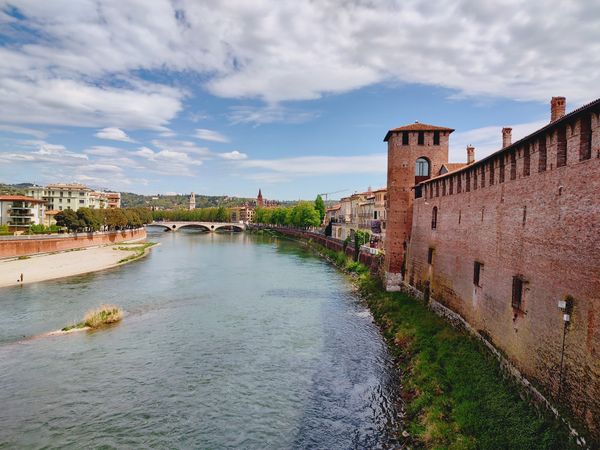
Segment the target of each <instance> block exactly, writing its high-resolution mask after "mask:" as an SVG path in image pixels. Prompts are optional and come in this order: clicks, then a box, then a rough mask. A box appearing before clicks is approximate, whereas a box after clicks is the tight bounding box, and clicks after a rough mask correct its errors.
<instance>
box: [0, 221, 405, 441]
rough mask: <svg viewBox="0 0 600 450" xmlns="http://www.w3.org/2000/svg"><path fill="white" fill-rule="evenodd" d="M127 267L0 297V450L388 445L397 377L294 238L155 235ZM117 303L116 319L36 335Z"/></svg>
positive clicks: (339, 278)
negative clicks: (95, 327) (91, 328)
mask: <svg viewBox="0 0 600 450" xmlns="http://www.w3.org/2000/svg"><path fill="white" fill-rule="evenodd" d="M149 239H150V240H153V241H158V242H160V243H161V246H159V247H156V248H154V249H153V250H152V251H151V254H150V255H149V256H148V257H147V258H144V259H142V260H139V261H136V262H134V263H131V264H129V265H126V266H123V267H120V268H117V269H111V270H107V271H103V272H98V273H95V274H90V275H84V276H77V277H71V278H66V279H63V280H56V281H49V282H44V283H37V284H31V285H25V286H23V287H20V288H6V289H0V311H1V312H2V314H0V447H6V448H13V447H16V448H23V447H25V448H96V447H103V448H207V449H217V448H256V449H262V448H323V449H337V448H395V447H396V446H397V445H398V443H397V442H396V441H395V438H394V436H395V435H397V433H398V430H399V427H400V424H399V423H398V417H399V416H400V412H399V411H400V407H399V405H398V395H397V392H396V389H397V388H398V380H397V379H396V375H395V371H394V369H393V364H392V361H391V360H390V356H389V355H388V353H387V350H386V347H385V344H384V342H383V340H382V337H381V336H380V334H379V332H378V330H377V329H376V327H375V326H374V325H373V323H372V318H371V316H370V314H369V312H368V311H367V310H366V309H365V307H364V306H362V305H361V303H360V301H359V299H358V298H357V297H356V296H355V295H354V294H353V292H352V288H351V285H350V284H349V283H348V281H347V280H346V279H345V277H344V276H343V275H341V274H340V273H338V272H337V271H336V270H335V269H334V268H332V267H331V266H330V265H328V264H327V263H325V262H324V261H322V260H320V259H317V258H315V257H314V256H312V255H310V254H309V253H308V252H307V251H305V250H304V249H303V248H302V247H301V246H299V245H298V244H296V243H294V242H290V241H285V240H278V239H274V238H258V237H255V236H251V235H247V234H223V235H221V234H200V233H186V232H184V231H179V232H177V233H172V232H171V233H164V232H156V233H151V234H150V236H149ZM102 303H114V304H117V305H119V306H121V307H122V308H123V309H124V311H125V318H124V320H123V322H121V323H119V324H117V325H116V326H112V327H110V328H107V329H103V330H100V331H96V332H82V333H75V334H72V335H68V336H58V337H50V338H48V337H45V338H38V339H31V336H35V335H36V334H39V333H44V332H47V331H51V330H55V329H59V328H61V327H63V326H65V325H67V324H69V323H72V322H74V321H76V320H78V319H80V318H81V317H82V316H83V315H84V313H85V311H87V310H88V309H91V308H94V307H96V306H98V305H100V304H102Z"/></svg>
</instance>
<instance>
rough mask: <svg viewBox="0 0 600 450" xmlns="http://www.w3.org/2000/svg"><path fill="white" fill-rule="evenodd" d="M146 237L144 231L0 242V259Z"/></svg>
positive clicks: (80, 234)
mask: <svg viewBox="0 0 600 450" xmlns="http://www.w3.org/2000/svg"><path fill="white" fill-rule="evenodd" d="M145 237H146V229H145V228H138V229H136V230H124V231H113V232H103V233H78V234H70V235H68V236H60V237H50V238H42V237H40V238H27V239H24V238H17V239H11V240H0V258H14V257H18V256H26V255H34V254H37V253H50V252H58V251H63V250H70V249H73V248H82V247H92V246H95V245H104V244H114V243H117V242H123V241H128V240H133V239H143V238H145Z"/></svg>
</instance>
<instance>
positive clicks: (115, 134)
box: [94, 127, 135, 142]
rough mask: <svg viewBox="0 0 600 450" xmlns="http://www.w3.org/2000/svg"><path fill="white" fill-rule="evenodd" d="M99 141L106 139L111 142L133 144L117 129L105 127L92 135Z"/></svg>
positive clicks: (131, 140) (125, 134)
mask: <svg viewBox="0 0 600 450" xmlns="http://www.w3.org/2000/svg"><path fill="white" fill-rule="evenodd" d="M94 136H96V137H97V138H100V139H108V140H112V141H121V142H135V141H134V140H133V139H131V138H130V137H129V136H127V133H125V132H124V131H123V130H121V129H120V128H117V127H107V128H102V129H101V130H98V132H97V133H96V134H95V135H94Z"/></svg>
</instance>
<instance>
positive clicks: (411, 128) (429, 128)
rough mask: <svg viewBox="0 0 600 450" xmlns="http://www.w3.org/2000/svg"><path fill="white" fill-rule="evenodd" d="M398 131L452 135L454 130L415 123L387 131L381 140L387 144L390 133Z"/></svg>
mask: <svg viewBox="0 0 600 450" xmlns="http://www.w3.org/2000/svg"><path fill="white" fill-rule="evenodd" d="M400 131H448V132H449V133H452V132H453V131H454V129H453V128H447V127H439V126H437V125H429V124H427V123H421V122H415V123H411V124H410V125H404V126H402V127H398V128H392V129H391V130H389V131H388V132H387V134H386V135H385V138H384V139H383V140H384V141H386V142H387V140H388V139H389V138H390V136H391V135H392V133H397V132H400Z"/></svg>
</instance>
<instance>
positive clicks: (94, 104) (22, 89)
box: [0, 0, 600, 199]
mask: <svg viewBox="0 0 600 450" xmlns="http://www.w3.org/2000/svg"><path fill="white" fill-rule="evenodd" d="M482 3H483V4H482ZM491 3H492V2H480V1H479V2H478V1H474V0H457V1H452V2H440V3H438V4H436V5H435V7H434V6H433V5H432V2H421V1H412V0H410V1H402V2H400V1H392V0H383V1H381V2H374V3H373V2H367V1H363V0H355V1H347V0H324V1H322V2H308V1H300V2H298V1H285V0H281V1H266V0H256V1H252V2H247V1H242V0H237V1H236V0H231V1H228V2H222V1H216V0H214V1H211V0H207V1H204V2H195V1H187V0H173V1H167V0H155V1H153V2H146V1H141V0H137V1H134V0H119V1H117V0H114V1H113V0H106V1H92V0H79V1H77V2H74V1H61V0H55V1H52V2H39V1H35V0H31V1H28V0H22V1H11V2H4V1H0V182H6V183H18V182H35V183H39V184H44V183H51V182H82V183H86V184H89V185H91V186H94V187H97V188H108V189H115V190H122V191H131V192H138V193H145V194H152V193H169V192H190V191H194V192H197V193H202V194H212V195H221V194H228V195H239V196H255V195H256V192H257V191H258V188H262V190H263V192H264V194H265V196H266V197H267V198H275V199H298V198H314V197H315V195H316V194H318V193H322V192H332V191H339V190H344V192H341V193H338V194H336V195H334V196H333V197H339V196H340V195H346V194H349V193H351V192H353V191H356V190H364V189H366V188H367V187H368V186H372V187H374V188H375V187H380V186H384V185H385V183H386V144H385V143H384V142H383V137H384V135H385V133H386V131H387V130H388V129H389V128H393V127H397V126H400V125H404V124H407V123H411V122H414V121H415V120H419V121H421V122H426V123H432V124H436V125H442V126H448V127H452V128H454V129H455V130H456V131H455V133H454V134H453V135H452V137H451V145H450V147H451V148H450V160H451V161H456V162H459V161H464V160H465V159H466V155H465V147H466V145H467V144H473V145H474V146H475V147H476V157H478V158H481V157H483V156H486V155H487V154H489V153H491V152H492V151H494V150H496V149H497V148H498V147H499V145H500V141H501V137H500V129H501V128H502V127H503V126H512V127H513V139H517V138H519V137H522V136H524V135H526V134H528V133H529V132H531V131H533V130H535V129H536V128H538V127H540V126H542V125H543V124H544V123H546V122H547V121H548V120H549V99H550V97H551V96H553V95H564V96H566V97H567V109H568V110H570V109H573V108H575V107H577V106H580V105H581V104H583V103H587V102H589V101H591V100H593V99H595V98H597V97H599V96H600V83H598V80H599V79H600V41H599V40H598V39H597V30H598V29H600V5H599V4H598V2H594V1H580V2H562V1H546V2H543V3H542V2H538V1H531V2H527V4H526V5H523V4H520V3H522V2H517V1H498V2H494V4H493V5H492V4H491Z"/></svg>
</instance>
